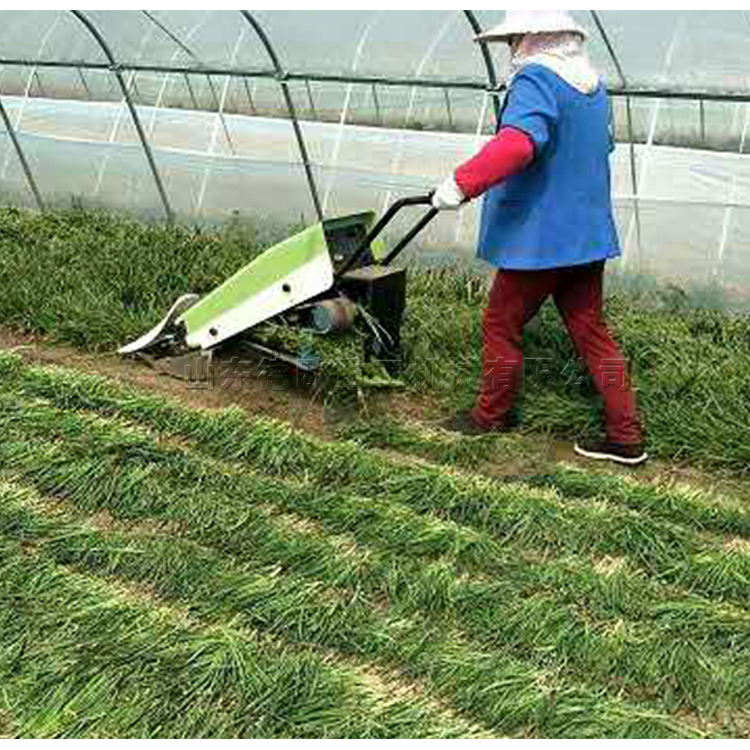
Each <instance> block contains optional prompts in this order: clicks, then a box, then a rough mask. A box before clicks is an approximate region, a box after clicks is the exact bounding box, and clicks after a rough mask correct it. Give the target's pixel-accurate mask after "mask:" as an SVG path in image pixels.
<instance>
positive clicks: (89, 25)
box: [70, 10, 174, 224]
mask: <svg viewBox="0 0 750 750" xmlns="http://www.w3.org/2000/svg"><path fill="white" fill-rule="evenodd" d="M70 12H71V13H72V14H73V15H74V16H75V17H76V18H77V19H78V20H79V21H80V22H81V23H82V24H83V25H84V27H85V28H86V30H87V31H88V32H89V33H90V34H91V36H93V37H94V40H95V41H96V43H97V44H98V45H99V47H100V48H101V50H102V52H104V55H105V57H106V58H107V61H108V62H109V69H110V71H111V72H112V73H114V75H115V78H116V79H117V84H118V86H119V87H120V91H121V92H122V96H123V98H124V99H125V104H126V106H127V108H128V111H129V112H130V118H131V119H132V121H133V125H134V126H135V130H136V132H137V134H138V140H139V141H140V143H141V147H142V148H143V152H144V154H145V155H146V160H147V161H148V166H149V169H150V170H151V175H152V176H153V178H154V183H155V184H156V189H157V190H158V191H159V197H160V198H161V202H162V204H163V205H164V212H165V213H166V215H167V221H168V222H169V223H170V224H171V223H172V222H173V221H174V211H173V210H172V206H171V204H170V202H169V196H168V195H167V191H166V190H165V188H164V183H163V182H162V179H161V175H160V174H159V169H158V168H157V166H156V160H155V159H154V154H153V152H152V151H151V146H150V145H149V142H148V138H146V132H145V131H144V130H143V125H142V124H141V119H140V117H138V112H137V111H136V108H135V104H134V103H133V99H132V97H131V96H130V91H129V90H128V87H127V85H126V84H125V79H124V78H123V76H122V70H121V68H120V67H119V65H118V63H117V59H116V58H115V56H114V53H113V52H112V50H111V49H110V47H109V45H108V44H107V41H106V39H105V38H104V36H103V35H102V33H101V32H100V31H99V29H98V28H97V27H96V25H95V24H94V23H93V22H92V21H91V19H90V18H89V17H88V16H87V15H86V14H85V13H84V12H83V11H80V10H71V11H70Z"/></svg>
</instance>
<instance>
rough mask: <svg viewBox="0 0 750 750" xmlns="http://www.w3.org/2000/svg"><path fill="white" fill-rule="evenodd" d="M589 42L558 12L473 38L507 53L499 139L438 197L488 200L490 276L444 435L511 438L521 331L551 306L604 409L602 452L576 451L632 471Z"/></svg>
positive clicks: (592, 447)
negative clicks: (607, 268)
mask: <svg viewBox="0 0 750 750" xmlns="http://www.w3.org/2000/svg"><path fill="white" fill-rule="evenodd" d="M586 38H587V32H586V31H585V29H583V28H582V27H581V26H579V25H578V24H577V23H576V22H575V20H574V19H573V18H572V17H571V16H570V15H569V14H568V13H567V12H566V11H557V10H551V11H548V10H543V11H532V10H521V11H507V12H506V17H505V20H504V21H503V23H501V24H500V25H499V26H496V27H495V28H493V29H491V30H489V31H487V32H486V33H484V34H482V35H481V36H479V37H478V40H484V41H488V42H505V43H506V44H508V45H509V46H510V52H511V62H510V65H511V77H510V80H509V82H508V91H507V95H506V98H505V104H504V107H503V110H502V115H501V118H500V124H499V128H498V132H497V135H496V136H495V138H493V139H492V140H491V141H490V142H489V143H488V144H487V145H486V146H485V147H484V148H483V149H482V150H481V151H480V152H479V153H478V154H477V155H476V156H475V157H474V158H472V159H470V160H469V161H467V162H466V163H464V164H462V165H461V166H459V167H458V168H457V169H456V170H455V172H454V174H452V175H451V176H450V177H448V178H447V179H446V180H445V181H444V182H443V183H442V184H441V185H440V186H439V187H438V188H437V190H436V191H435V193H434V196H433V206H434V207H435V208H437V209H438V210H441V211H443V210H451V209H458V208H460V207H461V205H463V204H464V203H465V202H466V201H468V200H471V199H473V198H476V197H477V196H479V195H482V194H484V193H486V195H485V199H484V205H483V207H482V218H481V225H480V233H479V247H478V255H479V257H480V258H482V259H484V260H485V261H487V262H488V263H490V264H491V265H492V266H494V267H495V268H496V269H497V272H496V274H495V278H494V282H493V284H492V288H491V291H490V299H489V305H488V306H487V309H486V310H485V313H484V320H483V339H484V354H483V357H484V370H483V378H482V384H481V387H480V391H479V394H478V397H477V400H476V404H475V406H474V408H473V409H471V410H470V411H467V412H462V413H459V414H457V415H455V417H453V418H452V419H450V420H449V421H448V422H446V423H444V426H445V427H446V428H448V429H451V430H455V431H457V432H461V433H464V434H472V435H475V434H482V433H485V432H491V431H502V430H505V429H508V426H509V423H508V414H509V411H510V409H511V407H512V405H513V402H514V399H515V396H516V394H517V391H518V389H519V387H520V385H521V383H522V377H523V351H522V339H523V328H524V325H525V324H526V323H527V322H529V321H530V320H531V319H532V318H533V317H534V315H535V314H536V313H537V311H538V310H539V308H540V307H541V305H542V303H543V302H544V301H545V300H546V299H547V297H549V296H552V298H553V299H554V301H555V305H556V306H557V309H558V311H559V312H560V315H561V316H562V319H563V321H564V323H565V326H566V328H567V330H568V333H569V334H570V337H571V339H572V340H573V343H574V345H575V348H576V351H577V352H578V355H579V356H580V357H581V358H582V359H583V361H584V362H585V363H586V365H587V367H588V369H589V371H590V373H591V375H592V376H593V380H594V383H595V385H596V388H597V390H598V391H599V393H600V394H601V396H602V399H603V401H604V413H605V422H606V440H604V441H581V442H578V443H577V444H576V446H575V450H576V452H577V453H578V454H580V455H582V456H585V457H587V458H593V459H603V460H612V461H616V462H618V463H622V464H628V465H636V464H640V463H643V462H644V461H646V459H647V455H646V453H645V452H644V450H643V437H642V430H641V425H640V420H639V418H638V414H637V411H636V399H635V394H634V392H633V390H632V388H631V384H630V381H629V376H628V373H627V368H626V366H625V362H624V360H623V356H622V353H621V352H620V349H619V347H618V345H617V344H616V343H615V341H614V340H613V338H612V336H611V334H610V332H609V331H608V329H607V326H606V325H605V323H604V320H603V318H602V277H603V272H604V264H605V262H606V261H607V259H609V258H614V257H617V256H618V255H620V246H619V241H618V237H617V230H616V227H615V222H614V218H613V212H612V201H611V197H610V168H609V155H610V153H611V152H612V150H613V149H614V141H613V137H612V133H611V131H610V111H609V101H608V98H607V93H606V90H605V88H604V84H603V83H602V82H601V81H600V79H599V76H598V75H597V74H596V72H595V71H594V69H593V68H592V67H591V64H590V62H589V59H588V55H587V54H586V50H585V46H584V45H585V41H586ZM613 373H615V375H616V376H615V377H614V378H613V377H612V375H613Z"/></svg>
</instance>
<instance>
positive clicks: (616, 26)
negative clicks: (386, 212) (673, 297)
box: [0, 10, 750, 300]
mask: <svg viewBox="0 0 750 750" xmlns="http://www.w3.org/2000/svg"><path fill="white" fill-rule="evenodd" d="M501 14H502V11H470V10H464V11H348V12H345V11H245V10H242V11H85V12H84V11H3V12H2V15H3V20H4V24H3V26H2V29H3V31H2V32H1V33H2V48H0V117H1V118H2V123H3V129H2V130H1V131H0V132H1V133H2V136H3V138H4V140H5V149H4V157H3V165H2V168H1V170H2V171H1V177H0V181H1V182H2V191H3V202H4V203H10V204H17V205H26V206H31V207H35V208H38V209H39V210H42V211H44V210H47V209H48V208H50V207H53V206H59V205H66V204H67V205H70V202H71V201H74V202H83V203H85V204H86V205H103V206H106V207H111V208H116V209H123V210H127V211H133V212H136V213H138V214H141V215H144V216H151V217H156V218H160V219H164V218H166V219H167V220H168V221H174V220H177V219H180V220H190V221H218V220H222V219H225V218H228V217H235V216H238V215H239V216H247V217H251V218H252V217H255V218H257V217H263V218H264V219H268V220H274V221H282V222H298V221H302V222H310V221H313V220H318V219H322V218H323V217H324V216H331V215H338V214H342V213H347V212H352V211H356V210H363V209H370V208H373V207H375V208H378V209H380V210H382V209H383V208H384V207H385V206H386V205H387V203H388V202H389V201H390V200H392V198H393V197H394V196H395V195H400V194H404V193H408V192H417V191H422V192H424V190H425V189H428V188H430V187H432V186H434V185H435V184H436V183H437V182H438V181H439V180H440V178H441V177H442V176H444V174H445V173H447V172H448V170H450V169H451V167H452V166H453V165H455V164H456V163H458V162H459V161H460V160H461V159H463V158H465V157H466V156H468V155H470V154H471V153H473V151H475V150H476V148H477V147H478V146H479V145H480V144H481V143H482V142H483V140H484V139H486V138H487V137H488V136H489V135H490V134H491V133H492V132H493V131H494V128H495V123H496V119H497V115H498V112H499V109H500V106H501V103H502V96H503V91H504V81H505V79H506V76H507V69H506V61H505V60H504V59H503V55H504V54H505V52H504V50H502V49H500V45H497V46H494V45H488V44H485V43H483V44H477V43H475V42H474V37H475V36H476V34H477V33H479V32H480V31H481V30H483V29H486V28H488V27H489V26H491V25H493V24H494V23H497V22H498V21H499V20H500V16H501ZM575 15H576V17H577V19H578V20H579V21H580V22H581V23H582V24H583V25H585V26H586V27H587V28H588V29H589V31H590V44H589V47H590V52H591V56H592V59H593V61H594V63H595V64H596V66H597V67H598V69H599V71H600V72H601V73H602V75H603V77H604V79H605V81H606V83H607V86H608V89H609V91H610V94H611V96H612V101H613V125H614V130H615V133H616V136H617V141H618V147H617V149H616V152H615V154H614V158H613V166H614V181H613V192H614V198H615V205H616V210H617V219H618V222H619V226H620V230H621V236H622V242H623V246H624V251H625V252H624V257H623V260H622V261H621V265H622V267H623V268H625V269H628V270H630V271H635V272H637V273H639V274H650V275H654V276H657V277H660V278H666V279H668V280H673V281H680V282H685V283H689V284H699V285H700V284H702V283H709V282H710V283H713V284H718V285H719V286H720V287H721V288H722V289H723V290H724V291H726V292H728V293H729V295H730V297H731V296H732V295H734V296H736V297H737V299H738V300H740V299H744V297H745V296H746V294H747V290H748V289H750V257H749V256H748V253H747V252H746V250H745V248H746V247H747V245H748V242H747V240H750V169H749V168H748V160H747V159H746V158H745V156H744V155H745V151H746V148H747V140H748V131H749V130H750V75H748V73H747V72H746V70H745V67H746V66H745V63H744V58H745V56H746V50H747V48H748V44H750V20H749V18H750V16H749V14H748V13H747V12H744V11H663V12H662V11H651V12H648V13H645V12H636V11H576V12H575ZM279 196H283V201H280V200H279ZM476 217H477V207H476V206H471V207H470V208H469V209H466V210H464V211H462V212H461V214H460V215H459V217H458V218H456V217H455V216H441V217H439V220H438V221H437V222H435V225H434V228H431V230H430V232H429V233H427V234H426V236H425V239H424V243H423V248H422V252H423V253H424V256H425V258H434V257H438V256H441V257H445V256H446V255H452V254H453V251H454V249H455V250H456V252H458V253H459V254H460V253H463V254H468V253H470V252H471V247H472V245H473V242H474V237H475V233H476ZM448 246H450V252H448Z"/></svg>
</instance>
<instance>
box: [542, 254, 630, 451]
mask: <svg viewBox="0 0 750 750" xmlns="http://www.w3.org/2000/svg"><path fill="white" fill-rule="evenodd" d="M603 272H604V263H603V262H602V263H594V264H591V265H586V266H580V267H578V266H574V267H571V268H566V269H561V271H560V274H559V277H558V286H557V289H556V290H555V293H554V299H555V304H556V305H557V309H558V310H559V311H560V314H561V315H562V318H563V320H564V322H565V326H566V328H567V329H568V333H569V334H570V337H571V339H572V340H573V343H574V345H575V348H576V351H577V353H578V356H579V357H581V358H582V359H583V360H584V361H585V363H586V366H587V367H588V370H589V372H590V373H591V375H592V377H593V379H594V383H595V385H596V388H597V390H598V391H599V393H600V394H601V396H602V399H603V400H604V413H605V421H606V431H607V440H608V441H610V442H612V443H617V444H623V445H630V446H635V445H640V443H642V441H643V435H642V431H641V424H640V420H639V418H638V412H637V410H636V398H635V393H634V392H633V389H632V387H631V383H630V375H629V372H628V367H627V365H626V363H625V360H624V358H623V355H622V352H621V351H620V348H619V346H618V345H617V343H616V342H615V341H614V339H613V338H612V335H611V334H610V332H609V329H608V328H607V326H606V324H605V323H604V319H603V317H602V277H603Z"/></svg>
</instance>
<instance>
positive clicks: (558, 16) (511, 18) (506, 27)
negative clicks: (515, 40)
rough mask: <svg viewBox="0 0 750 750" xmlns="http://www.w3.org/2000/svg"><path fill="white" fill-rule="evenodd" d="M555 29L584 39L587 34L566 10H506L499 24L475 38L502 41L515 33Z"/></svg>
mask: <svg viewBox="0 0 750 750" xmlns="http://www.w3.org/2000/svg"><path fill="white" fill-rule="evenodd" d="M555 31H563V32H565V31H567V32H574V33H576V34H580V35H581V36H582V37H583V38H584V39H587V38H588V35H589V34H588V31H586V29H585V28H584V27H583V26H581V25H580V24H579V23H577V22H576V21H575V19H574V18H573V16H571V15H570V13H568V11H567V10H506V11H505V19H504V20H503V22H502V23H501V24H499V25H497V26H493V27H492V28H491V29H488V30H487V31H485V32H483V33H482V34H479V35H478V36H476V37H475V40H476V41H477V42H504V41H506V40H507V39H508V37H511V36H515V35H517V34H519V35H523V34H547V33H550V32H555Z"/></svg>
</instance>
